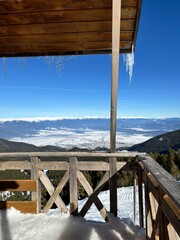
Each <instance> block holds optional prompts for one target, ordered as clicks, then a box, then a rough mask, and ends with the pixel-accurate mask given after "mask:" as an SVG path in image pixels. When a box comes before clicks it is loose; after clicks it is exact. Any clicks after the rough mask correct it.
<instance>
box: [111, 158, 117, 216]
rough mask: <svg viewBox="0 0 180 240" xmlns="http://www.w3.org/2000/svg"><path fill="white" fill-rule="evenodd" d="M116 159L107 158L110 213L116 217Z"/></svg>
mask: <svg viewBox="0 0 180 240" xmlns="http://www.w3.org/2000/svg"><path fill="white" fill-rule="evenodd" d="M116 162H117V159H116V158H115V157H112V158H109V171H110V183H109V184H110V212H112V213H114V215H115V216H117V165H116Z"/></svg>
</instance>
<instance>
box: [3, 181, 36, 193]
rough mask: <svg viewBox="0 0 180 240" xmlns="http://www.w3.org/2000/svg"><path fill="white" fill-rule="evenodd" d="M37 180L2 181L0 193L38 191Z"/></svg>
mask: <svg viewBox="0 0 180 240" xmlns="http://www.w3.org/2000/svg"><path fill="white" fill-rule="evenodd" d="M36 190H37V186H36V181H35V180H4V179H3V180H0V191H13V192H21V191H34V192H35V191H36Z"/></svg>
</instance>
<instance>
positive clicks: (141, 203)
mask: <svg viewBox="0 0 180 240" xmlns="http://www.w3.org/2000/svg"><path fill="white" fill-rule="evenodd" d="M142 171H143V169H142V168H141V166H140V165H138V169H137V173H138V196H139V224H140V227H144V213H143V189H142V182H143V177H142Z"/></svg>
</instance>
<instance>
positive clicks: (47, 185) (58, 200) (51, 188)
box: [39, 171, 64, 210]
mask: <svg viewBox="0 0 180 240" xmlns="http://www.w3.org/2000/svg"><path fill="white" fill-rule="evenodd" d="M39 179H40V180H41V182H42V184H43V185H44V187H45V188H46V190H47V191H48V193H49V195H50V196H51V195H52V194H53V193H54V190H55V188H54V186H53V185H52V183H51V181H50V180H49V178H48V177H47V176H46V174H45V173H44V172H43V171H39ZM55 204H56V205H57V207H58V208H59V209H60V210H61V209H62V208H63V207H64V202H63V200H62V199H61V197H60V196H58V197H57V198H56V200H55Z"/></svg>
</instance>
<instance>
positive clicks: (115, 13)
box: [110, 0, 121, 152]
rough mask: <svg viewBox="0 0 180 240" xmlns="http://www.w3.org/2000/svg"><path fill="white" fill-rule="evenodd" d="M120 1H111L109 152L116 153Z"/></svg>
mask: <svg viewBox="0 0 180 240" xmlns="http://www.w3.org/2000/svg"><path fill="white" fill-rule="evenodd" d="M120 19H121V0H113V1H112V77H111V124H110V152H115V151H116V118H117V94H118V78H119V48H121V46H120V45H119V42H120V31H119V29H120Z"/></svg>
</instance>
